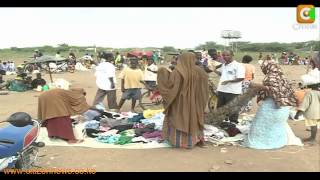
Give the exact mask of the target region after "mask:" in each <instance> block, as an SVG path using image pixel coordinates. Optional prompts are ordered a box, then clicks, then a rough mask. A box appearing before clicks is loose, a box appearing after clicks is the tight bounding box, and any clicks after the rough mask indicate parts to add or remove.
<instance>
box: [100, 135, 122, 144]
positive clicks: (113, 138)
mask: <svg viewBox="0 0 320 180" xmlns="http://www.w3.org/2000/svg"><path fill="white" fill-rule="evenodd" d="M119 138H120V135H119V134H116V135H107V136H103V135H99V136H98V137H96V140H97V141H99V142H103V143H108V144H115V143H117V142H118V140H119Z"/></svg>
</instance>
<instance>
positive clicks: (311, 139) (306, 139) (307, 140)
mask: <svg viewBox="0 0 320 180" xmlns="http://www.w3.org/2000/svg"><path fill="white" fill-rule="evenodd" d="M302 141H303V142H312V141H316V140H315V139H314V138H311V137H309V138H304V139H302Z"/></svg>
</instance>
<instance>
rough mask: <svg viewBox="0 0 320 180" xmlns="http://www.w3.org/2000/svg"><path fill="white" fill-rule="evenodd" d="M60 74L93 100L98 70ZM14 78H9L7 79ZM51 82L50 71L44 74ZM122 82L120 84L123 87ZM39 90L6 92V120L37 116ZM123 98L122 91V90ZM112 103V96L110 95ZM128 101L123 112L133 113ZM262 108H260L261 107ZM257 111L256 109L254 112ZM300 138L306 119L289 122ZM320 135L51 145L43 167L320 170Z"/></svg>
mask: <svg viewBox="0 0 320 180" xmlns="http://www.w3.org/2000/svg"><path fill="white" fill-rule="evenodd" d="M256 68H257V69H256V70H257V73H256V79H255V82H261V80H262V78H263V75H262V73H261V71H260V69H259V67H258V66H257V65H256ZM283 69H284V72H285V74H286V76H287V77H288V78H289V79H290V80H299V77H300V75H301V74H304V73H305V72H306V67H304V66H284V67H283ZM53 77H54V78H64V79H66V80H68V81H69V82H71V83H72V86H73V87H82V88H84V89H85V90H86V91H87V102H88V103H89V104H91V103H92V101H93V98H94V96H95V93H96V90H97V87H96V85H95V77H94V73H93V71H89V72H76V73H73V74H71V73H61V74H53ZM9 78H14V76H6V77H5V79H9ZM44 78H45V79H46V80H47V81H48V82H49V75H48V74H46V75H44ZM119 82H120V81H119V80H118V86H119ZM39 94H40V93H39V92H34V91H29V92H23V93H17V92H10V94H9V95H3V96H0V109H1V110H0V119H5V118H7V117H8V116H9V115H10V114H12V113H14V112H18V111H24V112H27V113H29V114H30V115H32V116H33V117H37V100H38V99H37V96H38V95H39ZM117 95H118V101H119V100H120V96H121V92H120V90H118V92H117ZM105 102H106V99H105ZM129 109H130V103H129V102H126V103H125V105H124V107H123V109H122V111H128V110H129ZM255 109H256V108H255ZM253 113H254V111H253ZM289 124H290V126H291V127H292V129H293V131H294V132H295V134H296V136H298V137H301V138H305V137H307V136H309V133H310V132H308V131H306V127H305V126H304V122H303V121H299V122H294V121H291V120H290V121H289ZM319 134H320V133H318V144H317V145H314V146H304V147H298V146H288V147H285V148H282V149H278V150H254V149H247V148H243V147H235V146H227V147H224V148H226V149H227V152H224V151H223V152H221V148H222V147H214V146H211V145H210V146H209V147H208V148H198V147H196V148H194V149H192V150H183V149H174V148H161V149H141V150H128V149H93V148H81V147H53V146H47V147H44V148H42V149H41V150H40V157H39V159H38V163H37V164H38V165H39V166H41V167H50V168H94V169H96V170H97V171H120V172H128V171H186V172H187V171H203V172H208V171H209V172H219V171H318V172H319V171H320V146H319V141H320V136H319Z"/></svg>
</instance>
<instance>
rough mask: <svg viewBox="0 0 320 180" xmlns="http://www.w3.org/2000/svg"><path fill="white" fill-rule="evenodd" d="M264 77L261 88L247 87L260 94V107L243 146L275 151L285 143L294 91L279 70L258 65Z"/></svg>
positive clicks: (265, 63) (269, 62)
mask: <svg viewBox="0 0 320 180" xmlns="http://www.w3.org/2000/svg"><path fill="white" fill-rule="evenodd" d="M261 70H262V72H263V73H264V74H265V75H266V76H265V78H264V79H263V83H262V84H254V83H252V84H250V86H251V87H252V88H257V89H258V90H260V91H259V94H258V98H257V101H258V102H260V101H262V103H261V106H260V107H259V109H258V110H257V113H256V116H255V118H254V119H253V120H252V124H251V127H250V131H249V133H248V135H247V137H246V138H245V142H244V145H245V146H247V147H250V148H254V149H276V148H281V147H283V146H285V145H287V143H288V136H287V132H286V126H287V124H286V123H287V120H288V117H289V110H290V106H296V105H297V100H296V99H295V96H294V90H293V88H292V87H291V86H290V84H289V82H288V80H287V79H285V77H284V75H283V73H282V70H281V69H280V67H279V66H278V65H277V64H275V63H274V62H271V61H268V60H266V61H264V62H263V63H262V65H261Z"/></svg>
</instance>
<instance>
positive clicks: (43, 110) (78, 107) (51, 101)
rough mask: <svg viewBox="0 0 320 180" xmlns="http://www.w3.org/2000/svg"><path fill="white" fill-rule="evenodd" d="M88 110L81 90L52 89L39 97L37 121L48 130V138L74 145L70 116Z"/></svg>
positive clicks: (83, 92)
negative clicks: (40, 121) (41, 122)
mask: <svg viewBox="0 0 320 180" xmlns="http://www.w3.org/2000/svg"><path fill="white" fill-rule="evenodd" d="M88 109H89V105H88V104H87V102H86V98H85V91H84V90H83V89H71V90H64V89H53V90H49V91H47V92H44V93H43V94H41V95H40V96H39V101H38V119H39V120H43V121H44V122H43V126H45V127H46V128H47V130H48V136H49V137H56V138H61V139H64V140H67V141H68V142H69V143H76V142H77V140H76V138H75V137H74V134H73V129H72V122H71V118H70V116H73V115H77V114H82V113H84V112H85V111H87V110H88Z"/></svg>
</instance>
